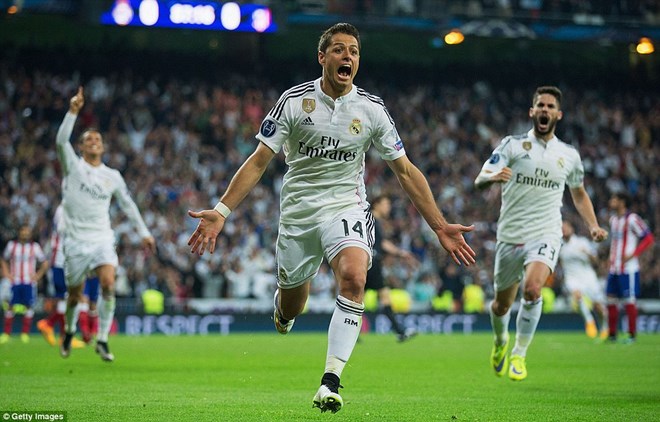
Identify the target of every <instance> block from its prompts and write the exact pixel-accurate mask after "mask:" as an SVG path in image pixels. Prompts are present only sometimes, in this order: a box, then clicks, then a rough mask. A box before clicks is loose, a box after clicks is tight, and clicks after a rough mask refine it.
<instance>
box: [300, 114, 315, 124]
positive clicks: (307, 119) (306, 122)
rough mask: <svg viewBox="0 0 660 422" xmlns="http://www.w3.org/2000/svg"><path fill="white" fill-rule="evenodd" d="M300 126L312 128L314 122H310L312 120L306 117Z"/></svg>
mask: <svg viewBox="0 0 660 422" xmlns="http://www.w3.org/2000/svg"><path fill="white" fill-rule="evenodd" d="M301 125H303V126H314V122H313V121H312V118H311V117H309V116H307V117H306V118H305V120H303V121H302V123H301Z"/></svg>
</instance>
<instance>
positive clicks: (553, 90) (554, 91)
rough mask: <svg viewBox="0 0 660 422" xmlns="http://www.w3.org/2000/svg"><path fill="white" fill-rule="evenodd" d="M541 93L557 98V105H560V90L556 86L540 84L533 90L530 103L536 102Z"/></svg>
mask: <svg viewBox="0 0 660 422" xmlns="http://www.w3.org/2000/svg"><path fill="white" fill-rule="evenodd" d="M541 94H550V95H552V96H553V97H555V98H556V99H557V105H559V106H561V90H560V89H559V88H557V87H556V86H550V85H546V86H540V87H538V88H536V91H534V97H532V104H536V100H537V99H538V98H539V96H540V95H541Z"/></svg>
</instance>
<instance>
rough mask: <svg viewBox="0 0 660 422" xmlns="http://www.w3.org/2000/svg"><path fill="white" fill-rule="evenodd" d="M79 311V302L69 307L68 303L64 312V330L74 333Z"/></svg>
mask: <svg viewBox="0 0 660 422" xmlns="http://www.w3.org/2000/svg"><path fill="white" fill-rule="evenodd" d="M79 313H80V302H78V304H76V306H75V307H73V308H71V307H70V306H69V305H68V304H67V306H66V311H65V312H64V331H65V332H66V333H68V334H75V333H76V327H77V326H78V314H79Z"/></svg>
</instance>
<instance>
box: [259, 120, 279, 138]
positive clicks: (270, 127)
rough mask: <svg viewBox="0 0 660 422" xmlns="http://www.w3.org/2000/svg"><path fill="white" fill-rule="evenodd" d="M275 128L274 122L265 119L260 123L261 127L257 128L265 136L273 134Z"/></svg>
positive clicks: (268, 136)
mask: <svg viewBox="0 0 660 422" xmlns="http://www.w3.org/2000/svg"><path fill="white" fill-rule="evenodd" d="M276 129H277V125H276V124H275V122H274V121H272V120H269V119H267V120H264V121H263V123H261V128H260V129H259V132H260V133H261V134H262V135H263V136H265V137H266V138H270V137H271V136H273V135H275V130H276Z"/></svg>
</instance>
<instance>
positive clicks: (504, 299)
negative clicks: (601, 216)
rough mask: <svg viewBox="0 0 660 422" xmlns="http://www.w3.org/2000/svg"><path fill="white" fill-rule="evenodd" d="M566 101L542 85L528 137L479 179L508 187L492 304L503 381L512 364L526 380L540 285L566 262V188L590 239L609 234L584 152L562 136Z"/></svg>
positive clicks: (514, 375) (495, 156)
mask: <svg viewBox="0 0 660 422" xmlns="http://www.w3.org/2000/svg"><path fill="white" fill-rule="evenodd" d="M561 96H562V94H561V91H560V90H559V88H557V87H553V86H542V87H539V88H537V89H536V92H535V93H534V96H533V99H532V106H531V107H530V109H529V117H530V118H531V119H532V122H533V123H534V128H533V129H531V130H530V131H529V132H527V133H526V134H522V135H517V136H507V137H505V138H504V139H503V140H502V142H501V143H500V145H499V146H498V147H497V148H496V149H495V151H494V152H493V153H492V155H491V157H490V159H488V161H486V163H484V165H483V167H482V169H481V172H480V173H479V175H478V176H477V178H476V180H475V181H474V184H475V186H476V187H477V188H485V187H487V186H490V185H492V184H493V183H501V184H502V206H501V208H500V217H499V220H498V224H497V250H496V255H495V274H494V275H495V299H494V300H493V302H492V303H491V305H490V307H489V308H490V315H491V323H492V327H493V332H494V334H495V344H494V346H493V350H492V354H491V360H492V365H493V369H494V370H495V373H496V375H498V376H503V375H504V373H505V372H506V371H507V367H508V373H509V378H511V379H512V380H523V379H525V378H526V377H527V368H526V363H525V357H526V355H527V348H528V347H529V344H530V343H531V341H532V338H533V337H534V333H535V331H536V326H537V325H538V322H539V319H540V318H541V310H542V299H541V288H542V287H543V285H544V283H545V281H546V280H547V279H548V276H549V275H550V274H551V273H552V271H554V268H555V265H556V264H557V259H558V258H559V247H560V245H561V212H560V210H561V203H562V196H563V194H564V187H565V185H568V187H569V190H570V193H571V197H572V198H573V203H574V204H575V207H576V208H577V210H578V212H579V213H580V216H581V217H582V219H583V220H584V222H585V223H586V225H587V227H588V228H589V233H590V234H591V238H592V239H593V240H595V241H597V242H600V241H602V240H604V239H605V238H606V237H607V232H606V231H605V230H603V229H602V228H600V227H599V226H598V221H597V220H596V215H595V213H594V208H593V205H592V203H591V199H589V195H588V194H587V191H586V190H585V188H584V186H583V177H584V169H583V167H582V160H581V159H580V154H579V153H578V152H577V150H575V148H573V147H571V146H570V145H567V144H565V143H564V142H562V141H560V140H559V139H558V138H557V137H556V136H555V127H556V125H557V122H558V121H559V120H561V118H562V111H561ZM521 281H522V284H523V293H522V296H523V297H522V298H521V301H520V310H519V311H518V316H517V319H516V342H515V345H514V347H513V349H512V351H511V359H510V365H507V349H508V345H509V331H508V327H509V319H510V309H511V305H512V304H513V301H514V300H515V299H516V296H517V294H518V286H519V285H520V282H521Z"/></svg>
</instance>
